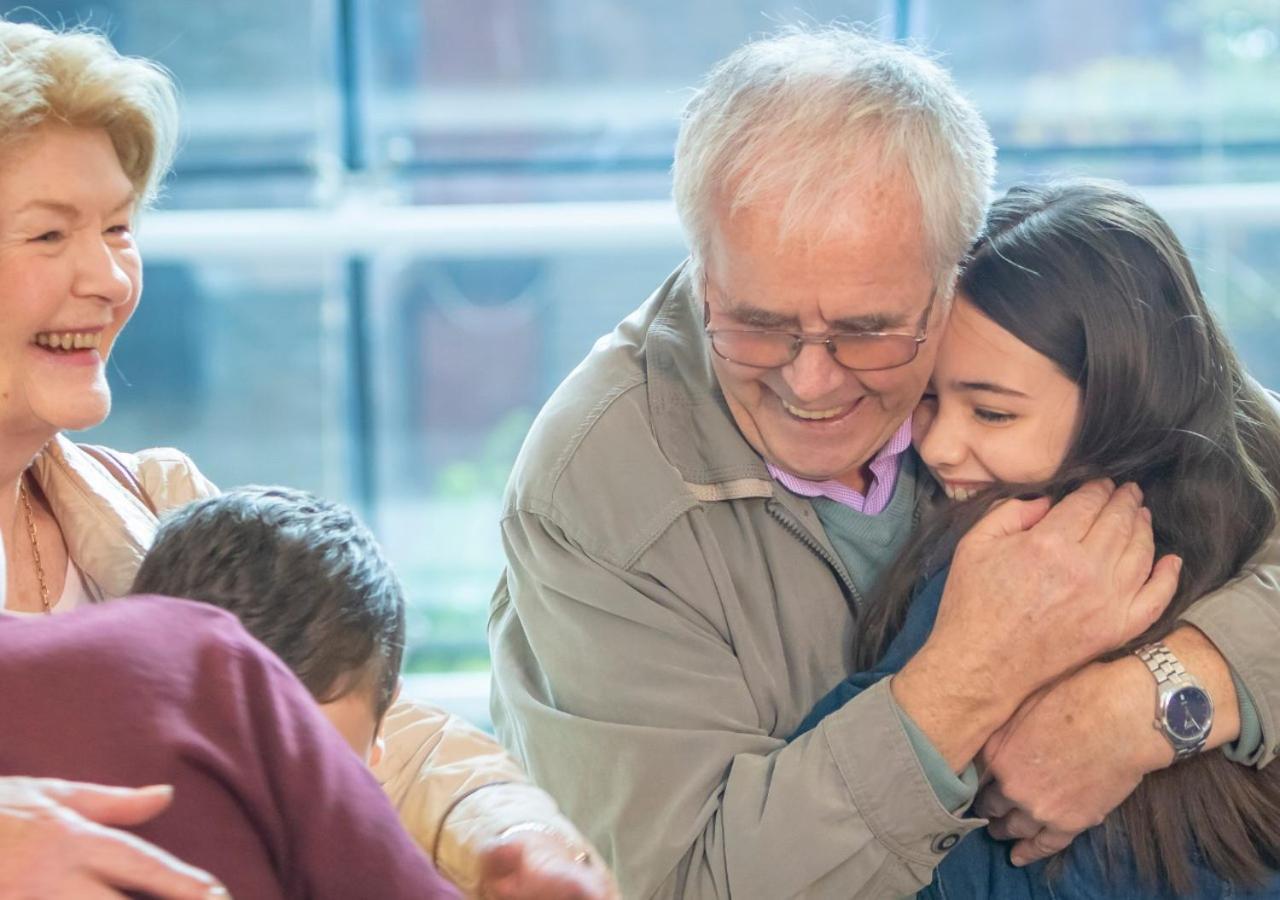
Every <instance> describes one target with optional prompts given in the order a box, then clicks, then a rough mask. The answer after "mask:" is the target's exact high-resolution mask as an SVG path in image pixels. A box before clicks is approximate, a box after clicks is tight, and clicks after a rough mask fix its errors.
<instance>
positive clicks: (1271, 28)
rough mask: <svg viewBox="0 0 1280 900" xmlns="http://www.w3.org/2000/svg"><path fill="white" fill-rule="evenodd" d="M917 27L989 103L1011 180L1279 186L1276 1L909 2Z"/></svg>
mask: <svg viewBox="0 0 1280 900" xmlns="http://www.w3.org/2000/svg"><path fill="white" fill-rule="evenodd" d="M1082 23H1088V27H1082ZM910 25H911V32H912V34H913V35H914V36H916V37H917V38H918V39H920V40H921V41H922V42H924V43H926V44H927V45H929V46H930V47H932V48H935V49H937V50H939V51H942V52H943V53H944V61H945V62H946V64H947V65H948V66H950V67H951V69H952V70H953V71H954V73H955V75H956V77H957V79H958V80H959V82H960V84H961V85H962V86H963V87H964V88H965V89H966V90H967V91H968V92H970V94H971V95H972V96H973V97H974V98H975V100H976V101H977V102H978V104H979V105H980V106H981V108H982V110H983V113H984V115H985V116H986V117H987V121H988V122H989V123H990V124H991V127H992V131H993V133H994V134H995V138H996V142H997V144H999V145H1000V147H1001V151H1002V156H1001V160H1002V167H1003V177H1004V178H1005V179H1006V180H1011V179H1016V178H1019V177H1022V176H1023V175H1025V174H1027V173H1031V172H1056V171H1061V170H1063V169H1074V170H1076V171H1086V170H1087V171H1088V172H1090V173H1091V174H1095V175H1110V176H1112V177H1119V178H1124V179H1127V180H1129V181H1133V182H1136V183H1143V184H1157V183H1166V182H1176V181H1198V182H1206V181H1210V182H1211V181H1223V180H1238V179H1258V178H1274V177H1275V174H1274V173H1275V172H1276V166H1277V163H1278V162H1280V116H1277V115H1276V112H1275V85H1276V84H1277V83H1280V10H1278V8H1277V6H1276V4H1275V3H1274V2H1271V0H1263V2H1256V3H1218V2H1215V0H1177V2H1167V0H1072V2H1069V3H1068V2H1062V0H996V2H990V3H984V4H981V5H973V4H960V3H944V2H939V0H913V2H912V4H911V21H910Z"/></svg>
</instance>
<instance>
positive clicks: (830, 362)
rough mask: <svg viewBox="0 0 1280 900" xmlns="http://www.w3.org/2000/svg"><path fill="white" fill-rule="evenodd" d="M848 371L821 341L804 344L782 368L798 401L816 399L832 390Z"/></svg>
mask: <svg viewBox="0 0 1280 900" xmlns="http://www.w3.org/2000/svg"><path fill="white" fill-rule="evenodd" d="M849 375H850V372H849V370H848V369H846V368H845V367H844V366H842V365H840V363H838V362H836V360H835V357H833V356H832V355H831V352H830V351H829V350H828V349H827V348H826V346H825V345H824V344H804V345H802V346H801V347H800V353H799V354H798V355H797V356H796V358H795V359H793V360H792V361H791V362H790V363H788V364H787V365H786V366H784V367H783V369H782V377H783V380H785V381H786V383H787V387H788V388H790V389H791V393H792V394H793V395H794V396H795V398H796V399H797V400H799V401H800V402H802V403H804V402H816V401H820V400H823V399H824V398H828V397H831V396H833V395H834V394H836V393H837V392H838V391H839V390H840V387H841V386H842V385H843V384H844V382H845V380H846V379H847V378H848V377H849Z"/></svg>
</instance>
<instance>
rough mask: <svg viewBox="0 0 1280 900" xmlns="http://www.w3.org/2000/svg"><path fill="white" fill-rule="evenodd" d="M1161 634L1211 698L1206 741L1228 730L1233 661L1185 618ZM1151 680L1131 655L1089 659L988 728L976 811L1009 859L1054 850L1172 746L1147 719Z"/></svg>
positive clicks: (1236, 725)
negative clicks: (1008, 850)
mask: <svg viewBox="0 0 1280 900" xmlns="http://www.w3.org/2000/svg"><path fill="white" fill-rule="evenodd" d="M1166 643H1167V644H1168V645H1169V646H1170V648H1171V649H1172V650H1173V651H1174V652H1175V653H1176V654H1177V655H1178V658H1179V659H1181V660H1182V661H1183V663H1184V664H1185V665H1186V666H1187V668H1188V671H1190V672H1192V673H1193V674H1195V675H1196V676H1197V677H1198V678H1199V679H1200V680H1201V682H1202V683H1203V684H1204V685H1205V687H1206V689H1207V690H1208V691H1209V694H1210V696H1211V697H1213V699H1214V705H1215V707H1216V711H1215V715H1214V724H1213V730H1212V731H1211V732H1210V733H1209V740H1208V741H1207V742H1206V745H1205V746H1206V747H1207V748H1214V747H1219V746H1221V745H1222V744H1224V743H1227V742H1228V741H1232V740H1235V739H1236V737H1237V736H1238V735H1239V732H1240V722H1239V715H1238V713H1239V706H1238V703H1239V701H1238V699H1237V698H1236V694H1235V687H1234V684H1233V682H1232V680H1231V670H1230V668H1229V667H1228V666H1227V663H1226V661H1225V660H1224V659H1223V658H1222V656H1221V654H1219V653H1218V651H1217V649H1216V648H1215V647H1214V646H1213V644H1212V643H1211V642H1210V641H1209V639H1208V638H1206V637H1205V636H1204V635H1203V634H1201V633H1200V632H1199V631H1198V630H1197V629H1195V628H1193V627H1191V626H1184V627H1182V628H1180V629H1178V630H1177V631H1175V632H1174V633H1173V634H1171V635H1169V637H1168V638H1166ZM1155 696H1156V693H1155V681H1154V680H1153V679H1152V677H1151V673H1150V672H1149V671H1148V670H1147V667H1146V666H1145V665H1143V663H1142V662H1141V661H1140V660H1138V659H1137V658H1136V657H1132V656H1129V657H1125V658H1123V659H1118V660H1116V661H1114V662H1110V663H1094V664H1092V665H1089V666H1085V667H1084V668H1083V669H1080V670H1079V671H1078V672H1076V673H1075V674H1073V675H1071V676H1069V677H1067V678H1064V679H1062V680H1061V681H1059V682H1057V683H1055V684H1053V685H1051V686H1049V687H1047V688H1045V689H1043V690H1042V691H1040V692H1039V693H1037V694H1034V695H1032V696H1031V697H1030V698H1028V700H1027V701H1026V702H1025V703H1024V704H1023V705H1022V707H1021V708H1020V709H1019V710H1018V713H1017V715H1016V716H1014V718H1013V719H1011V720H1010V721H1009V723H1008V724H1007V725H1005V726H1004V727H1003V728H1001V729H1000V730H999V731H997V732H996V733H995V734H994V735H992V737H991V739H990V740H989V741H988V742H987V744H986V746H985V747H983V749H982V753H981V754H979V757H978V764H979V767H980V768H983V769H984V770H985V771H984V773H983V781H984V782H989V783H987V784H986V786H985V787H984V788H983V789H982V791H981V792H980V793H979V795H978V800H977V802H976V804H975V811H976V812H977V813H978V814H979V815H981V816H985V817H987V818H990V819H991V820H992V822H991V825H990V831H991V834H992V836H993V837H996V838H1000V839H1002V840H1014V839H1016V840H1017V844H1015V845H1014V847H1013V851H1012V859H1013V862H1014V864H1015V865H1025V864H1027V863H1029V862H1033V861H1034V860H1037V859H1043V858H1044V857H1046V856H1051V855H1052V854H1054V853H1057V852H1059V851H1061V850H1063V849H1065V848H1066V847H1067V845H1068V844H1070V843H1071V841H1072V839H1073V838H1074V837H1075V836H1076V835H1077V834H1079V833H1080V832H1081V831H1083V830H1084V829H1085V828H1089V827H1092V826H1093V825H1096V824H1098V823H1099V822H1101V821H1102V819H1103V818H1104V817H1105V816H1106V815H1107V814H1108V813H1110V812H1111V810H1113V809H1115V808H1116V807H1117V806H1119V805H1120V803H1121V802H1123V801H1124V799H1125V798H1126V797H1128V796H1129V794H1130V793H1132V792H1133V789H1134V788H1135V787H1136V786H1137V784H1138V782H1139V781H1140V780H1141V779H1142V778H1143V776H1145V775H1146V774H1147V773H1148V772H1154V771H1155V770H1157V769H1162V768H1164V767H1166V766H1168V765H1169V764H1170V763H1171V762H1172V761H1173V748H1172V747H1171V746H1170V745H1169V742H1168V741H1167V740H1165V738H1164V737H1163V736H1162V735H1161V734H1160V733H1159V732H1158V731H1156V729H1155V728H1154V727H1152V724H1153V719H1154V715H1155Z"/></svg>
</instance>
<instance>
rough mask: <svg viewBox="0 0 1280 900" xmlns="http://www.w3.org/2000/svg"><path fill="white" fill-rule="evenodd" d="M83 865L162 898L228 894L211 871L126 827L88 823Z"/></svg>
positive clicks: (208, 899) (207, 898)
mask: <svg viewBox="0 0 1280 900" xmlns="http://www.w3.org/2000/svg"><path fill="white" fill-rule="evenodd" d="M82 840H84V841H85V844H84V858H83V866H84V868H85V869H86V870H87V871H89V872H90V873H92V874H94V875H96V876H97V877H98V879H99V880H100V881H101V882H102V883H104V884H109V885H112V886H114V887H117V888H120V889H122V890H128V891H141V892H145V893H147V894H149V895H153V896H155V897H158V898H161V900H212V898H223V900H225V898H227V897H228V894H227V891H226V889H225V888H224V887H222V885H221V884H219V883H218V880H217V879H215V878H214V877H213V876H212V875H210V874H209V873H208V872H204V871H202V870H200V869H197V868H195V867H194V866H189V865H187V864H186V863H184V862H182V861H181V860H180V859H178V858H177V857H175V856H172V855H171V854H169V853H166V852H165V851H163V850H161V849H160V848H159V847H156V846H154V845H152V844H148V843H147V842H146V841H144V840H142V839H141V838H139V837H137V836H135V835H132V834H129V833H128V832H124V831H116V830H115V829H113V828H107V827H104V826H102V825H97V824H94V823H92V822H89V823H86V824H85V835H84V837H83V838H82Z"/></svg>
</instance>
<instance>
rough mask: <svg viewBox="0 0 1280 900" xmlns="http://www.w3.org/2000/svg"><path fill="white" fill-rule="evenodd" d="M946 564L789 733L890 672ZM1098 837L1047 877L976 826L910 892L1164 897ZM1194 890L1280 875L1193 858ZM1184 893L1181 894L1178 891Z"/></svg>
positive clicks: (927, 622)
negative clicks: (1223, 871) (866, 666)
mask: <svg viewBox="0 0 1280 900" xmlns="http://www.w3.org/2000/svg"><path fill="white" fill-rule="evenodd" d="M949 570H950V567H949V566H948V567H947V568H944V569H942V570H941V571H940V572H938V574H936V575H934V576H933V577H932V578H930V579H929V581H928V582H927V583H926V584H925V585H924V587H922V588H921V589H920V591H919V592H918V593H917V594H916V596H915V598H914V599H913V600H912V602H911V606H910V607H908V609H907V617H906V621H905V622H904V623H903V626H902V630H901V631H900V632H899V633H898V635H897V636H896V637H895V638H894V639H893V641H892V642H890V644H889V648H888V650H886V651H885V654H884V656H883V657H882V658H881V660H880V661H879V662H878V663H877V664H876V665H875V667H874V668H872V669H870V670H869V671H866V672H857V673H855V674H853V675H850V676H849V677H848V678H846V679H845V680H844V681H842V682H841V683H840V684H838V685H836V686H835V687H834V688H833V689H832V690H831V691H830V692H829V693H828V694H827V695H826V696H825V697H823V698H822V699H821V700H819V701H818V702H817V704H816V705H815V706H814V708H813V711H812V712H810V713H809V715H808V716H806V717H805V719H804V721H803V722H801V723H800V727H799V728H797V729H796V732H795V734H793V735H792V736H791V739H792V740H794V739H795V738H797V737H799V736H800V735H802V734H804V733H805V732H806V731H809V730H810V729H812V728H814V727H815V726H817V724H818V723H819V722H821V721H822V719H823V718H825V717H826V716H828V715H830V714H831V713H833V712H835V711H836V710H837V709H839V708H840V707H842V706H844V705H845V704H846V703H848V702H849V701H850V700H852V699H853V698H854V697H856V696H858V694H860V693H862V692H863V691H864V690H866V689H867V688H869V687H871V686H872V685H873V684H875V683H876V682H877V681H879V680H880V679H882V678H885V677H887V676H890V675H892V674H893V673H894V672H897V671H898V670H899V669H901V668H902V667H903V666H904V665H906V663H907V661H908V660H909V659H911V657H912V656H914V655H915V653H916V651H917V650H919V649H920V648H921V646H923V645H924V642H925V639H926V638H928V636H929V633H930V632H931V631H932V630H933V623H934V619H935V618H936V617H937V615H938V604H939V603H940V602H941V601H942V589H943V587H945V586H946V583H947V573H948V571H949ZM1095 842H1096V846H1100V845H1101V832H1100V830H1097V829H1095V830H1094V831H1091V832H1088V833H1086V834H1084V835H1081V836H1080V837H1079V838H1077V839H1076V841H1075V843H1074V844H1072V846H1071V847H1070V848H1069V849H1068V850H1067V851H1066V853H1067V855H1066V858H1065V860H1064V862H1065V865H1064V866H1062V867H1061V869H1060V871H1058V872H1057V873H1056V876H1055V877H1049V875H1048V874H1047V872H1046V869H1047V867H1048V863H1047V862H1040V863H1036V864H1033V865H1030V866H1026V867H1023V868H1018V867H1017V866H1014V865H1013V864H1012V863H1010V862H1009V849H1010V847H1011V846H1012V845H1011V844H1009V843H1008V842H1004V841H997V840H995V839H994V838H992V837H991V836H990V834H988V832H987V830H986V829H985V828H984V829H980V830H978V831H974V832H972V833H970V834H968V835H966V836H965V837H964V838H963V839H962V840H961V841H960V842H959V843H958V844H957V845H956V846H955V848H954V849H953V850H952V851H951V852H950V853H949V854H947V856H946V858H944V859H943V861H942V863H941V864H940V865H939V866H938V868H937V869H935V870H934V873H933V883H932V884H931V885H929V887H927V888H925V889H924V890H923V891H921V892H920V893H919V894H918V895H917V896H918V897H920V898H925V900H972V898H982V897H990V898H996V900H1098V898H1107V897H1122V898H1125V900H1164V898H1166V897H1167V898H1173V897H1174V896H1175V895H1174V894H1172V893H1171V892H1168V891H1163V892H1162V891H1159V890H1152V889H1151V888H1149V887H1147V886H1145V885H1143V884H1142V882H1141V881H1140V880H1139V878H1138V875H1137V873H1136V872H1135V871H1132V870H1129V869H1126V868H1125V867H1124V866H1120V867H1118V868H1119V870H1118V871H1115V870H1111V869H1107V870H1104V868H1103V866H1102V864H1101V862H1100V860H1099V854H1098V853H1097V852H1096V851H1095V850H1094V846H1095ZM1195 879H1196V889H1195V893H1193V894H1191V895H1189V896H1190V897H1193V898H1203V900H1209V898H1224V900H1225V898H1264V897H1274V898H1280V875H1277V877H1275V878H1273V879H1272V881H1271V882H1269V883H1268V884H1267V885H1266V887H1264V888H1263V889H1261V890H1259V891H1247V890H1245V889H1243V888H1240V887H1236V886H1233V885H1231V884H1228V883H1227V882H1225V881H1223V880H1222V879H1221V878H1219V877H1218V876H1217V875H1216V874H1215V873H1214V872H1213V871H1212V870H1211V869H1209V868H1208V866H1206V865H1204V864H1202V863H1198V864H1197V865H1196V866H1195ZM1185 896H1187V895H1184V897H1185Z"/></svg>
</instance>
